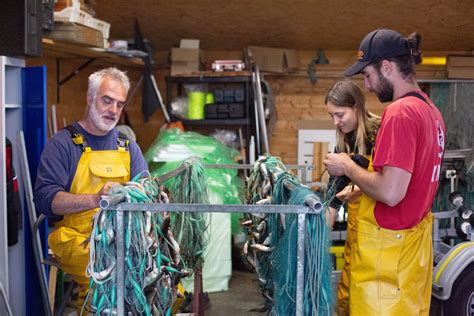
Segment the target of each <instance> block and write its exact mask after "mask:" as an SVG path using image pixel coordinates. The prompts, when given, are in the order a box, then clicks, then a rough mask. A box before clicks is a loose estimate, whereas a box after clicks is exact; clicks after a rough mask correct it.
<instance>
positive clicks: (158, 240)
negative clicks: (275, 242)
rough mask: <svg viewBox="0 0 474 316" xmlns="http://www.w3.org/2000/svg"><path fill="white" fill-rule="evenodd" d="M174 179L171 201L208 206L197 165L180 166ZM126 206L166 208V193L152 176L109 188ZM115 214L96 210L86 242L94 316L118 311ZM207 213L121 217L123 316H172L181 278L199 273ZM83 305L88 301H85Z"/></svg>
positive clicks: (145, 213)
mask: <svg viewBox="0 0 474 316" xmlns="http://www.w3.org/2000/svg"><path fill="white" fill-rule="evenodd" d="M183 164H184V166H185V168H184V171H183V172H181V173H179V174H178V175H177V176H176V180H175V182H174V185H173V187H172V188H171V190H170V191H171V192H172V196H171V199H172V202H175V203H188V204H194V203H199V204H207V203H208V195H207V184H206V178H205V176H204V174H203V167H202V164H201V162H200V161H199V160H197V159H194V158H191V159H189V160H187V161H185V162H183ZM118 194H123V195H125V197H126V202H129V203H169V202H170V198H169V197H168V194H169V192H168V190H166V189H165V188H164V186H163V185H162V184H160V183H159V181H158V178H156V177H142V178H138V179H134V180H132V181H130V182H128V183H126V184H125V185H124V186H117V187H113V188H111V191H110V193H109V196H111V197H112V196H114V195H118ZM115 214H116V212H115V211H114V210H113V209H112V210H111V209H107V210H100V211H99V212H98V213H97V214H96V216H95V217H94V223H93V231H92V235H91V242H90V261H89V265H88V267H87V273H88V275H90V280H91V281H90V288H91V290H90V291H89V295H90V296H91V298H90V300H89V301H90V305H91V308H92V310H93V312H94V313H95V314H109V315H112V314H115V313H116V312H117V288H116V277H117V274H116V259H117V256H116V247H117V245H116V242H115V235H116V216H115ZM207 216H208V215H207V213H192V212H190V213H184V212H160V211H158V212H151V211H129V212H124V221H123V225H124V244H125V245H124V246H125V249H124V253H125V273H124V276H125V279H124V280H125V288H124V291H123V292H124V301H125V311H126V312H131V313H132V314H133V315H137V314H144V315H171V308H172V306H173V303H174V301H175V299H176V294H177V293H176V289H177V285H178V283H179V280H180V279H181V278H182V277H186V276H189V275H191V274H192V273H193V271H194V269H197V268H201V266H202V263H203V252H204V250H205V248H206V244H207V227H206V225H207V224H206V223H207V222H208V221H207V218H206V217H207ZM86 301H87V300H86Z"/></svg>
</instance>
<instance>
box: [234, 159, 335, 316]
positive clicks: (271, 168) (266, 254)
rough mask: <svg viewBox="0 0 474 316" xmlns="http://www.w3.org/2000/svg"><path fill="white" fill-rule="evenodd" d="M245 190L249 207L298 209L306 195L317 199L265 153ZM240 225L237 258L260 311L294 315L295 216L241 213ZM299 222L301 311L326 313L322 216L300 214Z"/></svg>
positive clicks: (329, 303)
mask: <svg viewBox="0 0 474 316" xmlns="http://www.w3.org/2000/svg"><path fill="white" fill-rule="evenodd" d="M247 188H248V189H247V194H248V201H249V204H274V205H304V204H305V200H307V199H308V197H312V198H313V199H317V200H319V198H318V197H317V196H316V195H315V193H314V192H313V191H312V190H311V189H310V188H309V187H307V186H304V185H302V184H301V183H300V181H299V180H298V179H297V178H296V177H295V176H294V175H293V174H292V173H290V172H289V171H287V170H286V167H285V166H284V165H283V163H282V162H281V161H280V160H279V158H276V157H272V156H270V155H266V156H262V157H260V158H259V159H258V161H257V162H256V163H255V164H254V166H253V170H252V173H251V174H250V177H249V181H248V184H247ZM241 224H242V226H243V227H244V229H245V230H246V231H247V236H248V240H247V242H246V244H245V245H244V248H243V258H244V261H247V262H248V263H249V265H251V266H252V267H253V268H254V269H255V271H256V273H257V275H258V279H259V286H260V291H261V293H262V295H263V296H264V298H265V304H266V306H265V308H266V310H267V311H268V312H269V313H270V315H295V312H296V275H297V274H296V271H297V264H298V262H297V238H298V215H297V214H283V213H282V214H266V213H246V214H245V217H244V218H243V220H242V223H241ZM305 224H306V225H305V232H304V233H305V239H304V240H305V244H304V257H305V261H304V294H303V295H304V302H303V303H304V306H303V312H304V314H305V315H332V310H333V301H334V295H333V288H332V284H331V270H332V262H331V259H330V256H329V253H328V250H329V229H328V227H327V225H326V223H325V219H324V212H321V213H319V214H308V215H306V223H305Z"/></svg>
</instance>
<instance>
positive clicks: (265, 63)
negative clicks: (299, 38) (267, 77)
mask: <svg viewBox="0 0 474 316" xmlns="http://www.w3.org/2000/svg"><path fill="white" fill-rule="evenodd" d="M249 50H250V52H251V53H252V57H253V61H254V62H255V63H256V64H257V65H258V67H259V68H260V70H261V71H269V72H280V73H284V72H288V71H291V70H296V69H297V68H298V67H299V60H298V56H297V53H296V50H295V49H286V48H271V47H258V46H249Z"/></svg>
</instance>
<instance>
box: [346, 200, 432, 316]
mask: <svg viewBox="0 0 474 316" xmlns="http://www.w3.org/2000/svg"><path fill="white" fill-rule="evenodd" d="M374 207H375V201H374V200H373V199H371V198H370V197H368V196H366V195H362V198H361V203H360V207H359V221H358V223H357V242H356V248H355V251H353V252H352V254H351V260H350V261H351V277H350V292H349V293H350V314H351V315H355V316H358V315H363V316H371V315H374V316H375V315H377V316H379V315H394V316H398V315H407V316H408V315H429V309H430V300H431V280H432V279H431V277H432V270H433V252H432V243H431V230H432V215H431V213H429V214H428V215H427V216H425V218H423V220H422V221H421V222H420V223H419V224H418V225H416V226H415V227H413V228H410V229H403V230H390V229H384V228H381V227H380V226H379V225H378V224H377V223H376V221H375V217H374Z"/></svg>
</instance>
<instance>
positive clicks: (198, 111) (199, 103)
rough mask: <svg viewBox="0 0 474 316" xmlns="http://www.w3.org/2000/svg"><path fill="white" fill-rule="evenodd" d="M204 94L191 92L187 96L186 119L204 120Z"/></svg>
mask: <svg viewBox="0 0 474 316" xmlns="http://www.w3.org/2000/svg"><path fill="white" fill-rule="evenodd" d="M205 100H206V93H204V92H201V91H193V92H190V93H189V94H188V106H189V109H188V118H189V119H190V120H202V119H203V118H204V103H205Z"/></svg>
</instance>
